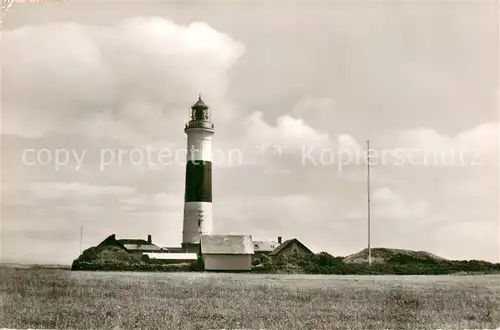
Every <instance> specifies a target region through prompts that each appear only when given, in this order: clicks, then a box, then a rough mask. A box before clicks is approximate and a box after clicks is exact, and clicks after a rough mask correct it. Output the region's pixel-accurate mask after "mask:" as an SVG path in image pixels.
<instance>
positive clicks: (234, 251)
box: [200, 235, 254, 272]
mask: <svg viewBox="0 0 500 330" xmlns="http://www.w3.org/2000/svg"><path fill="white" fill-rule="evenodd" d="M200 243H201V256H202V259H203V264H204V268H205V270H207V271H233V272H235V271H238V272H239V271H249V270H251V269H252V259H253V254H254V248H253V243H252V236H250V235H202V236H201V239H200Z"/></svg>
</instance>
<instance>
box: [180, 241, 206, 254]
mask: <svg viewBox="0 0 500 330" xmlns="http://www.w3.org/2000/svg"><path fill="white" fill-rule="evenodd" d="M181 246H182V250H183V251H184V253H196V254H198V255H199V254H200V253H201V245H200V244H195V243H182V245H181Z"/></svg>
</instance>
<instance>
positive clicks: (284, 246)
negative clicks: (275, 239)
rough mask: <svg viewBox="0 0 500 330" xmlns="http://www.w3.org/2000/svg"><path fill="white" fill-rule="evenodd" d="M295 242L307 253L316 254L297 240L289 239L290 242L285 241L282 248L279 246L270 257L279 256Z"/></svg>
mask: <svg viewBox="0 0 500 330" xmlns="http://www.w3.org/2000/svg"><path fill="white" fill-rule="evenodd" d="M293 242H295V243H296V244H298V245H300V246H301V247H302V248H303V249H305V250H306V251H308V252H310V253H311V254H314V252H312V251H311V250H309V248H308V247H307V246H305V245H304V244H302V242H301V241H299V240H298V239H296V238H292V239H288V240H286V241H284V242H283V243H282V244H281V245H280V246H278V247H277V248H276V249H274V251H273V252H271V253H269V255H272V256H275V255H278V254H279V253H280V252H281V251H282V250H283V249H285V248H286V247H287V246H289V245H290V244H292V243H293Z"/></svg>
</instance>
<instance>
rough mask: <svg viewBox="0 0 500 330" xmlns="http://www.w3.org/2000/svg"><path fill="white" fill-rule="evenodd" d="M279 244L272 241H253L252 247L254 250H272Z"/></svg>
mask: <svg viewBox="0 0 500 330" xmlns="http://www.w3.org/2000/svg"><path fill="white" fill-rule="evenodd" d="M279 245H280V244H279V243H278V242H274V241H253V249H254V251H255V252H272V251H274V249H276V248H277V247H278V246H279Z"/></svg>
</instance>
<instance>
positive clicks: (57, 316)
mask: <svg viewBox="0 0 500 330" xmlns="http://www.w3.org/2000/svg"><path fill="white" fill-rule="evenodd" d="M499 325H500V276H407V277H405V276H366V277H362V276H305V275H300V276H299V275H297V276H296V275H250V274H240V275H235V274H209V273H170V274H167V273H104V272H101V273H90V272H71V271H65V270H30V269H20V270H15V269H7V268H2V269H0V328H2V327H7V328H28V327H29V328H82V329H91V328H92V329H95V328H126V329H130V328H141V329H148V328H149V329H151V328H156V329H160V328H161V329H223V328H226V329H228V328H231V329H249V328H250V329H387V328H390V329H439V328H441V329H465V328H469V329H470V328H476V329H478V328H479V329H486V328H489V329H492V328H498V327H499Z"/></svg>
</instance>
